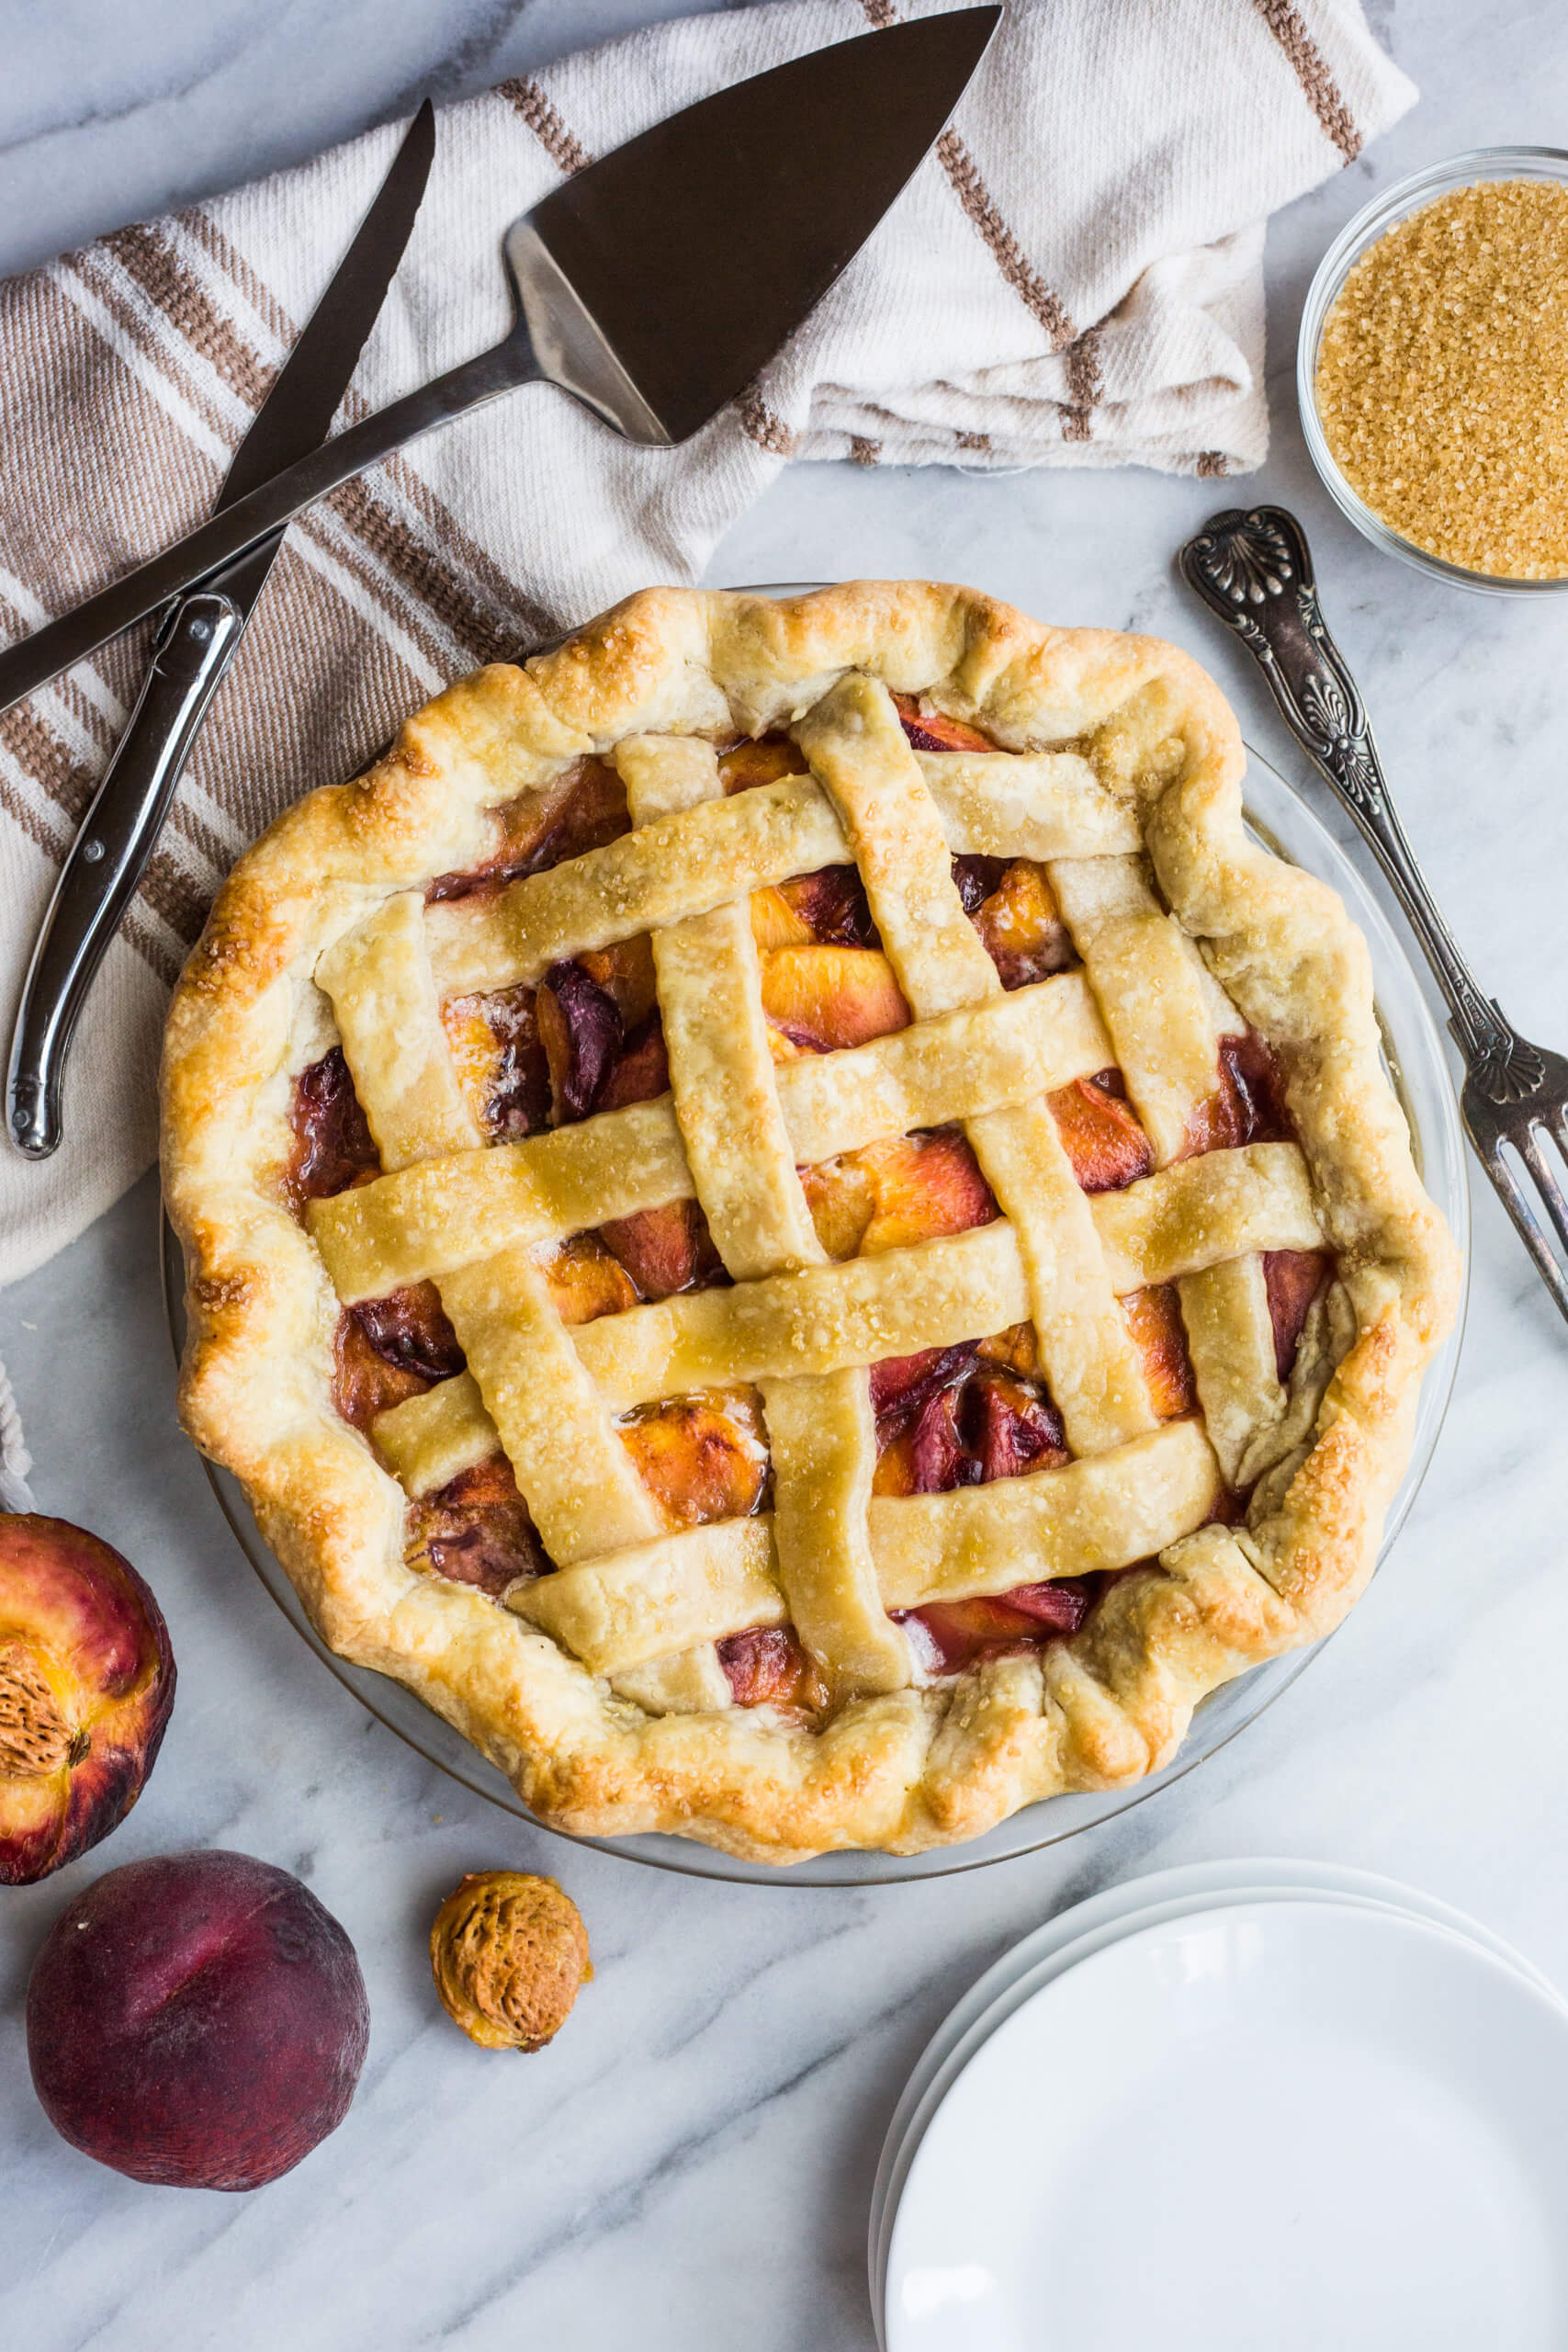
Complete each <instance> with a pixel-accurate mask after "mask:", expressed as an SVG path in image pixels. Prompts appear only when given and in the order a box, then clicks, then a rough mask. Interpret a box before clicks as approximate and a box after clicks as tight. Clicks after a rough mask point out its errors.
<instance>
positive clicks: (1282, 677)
mask: <svg viewBox="0 0 1568 2352" xmlns="http://www.w3.org/2000/svg"><path fill="white" fill-rule="evenodd" d="M1178 560H1179V563H1180V566H1181V572H1182V577H1183V578H1184V579H1185V580H1186V582H1187V584H1188V586H1189V587H1190V588H1192V589H1195V590H1196V592H1197V594H1199V595H1200V596H1201V598H1202V599H1203V602H1204V603H1205V604H1206V605H1208V606H1209V607H1210V609H1211V611H1213V612H1215V613H1218V615H1219V616H1220V618H1221V619H1222V620H1223V621H1224V623H1225V624H1226V626H1227V628H1230V629H1232V630H1233V631H1234V633H1235V635H1236V636H1237V637H1239V638H1240V639H1241V641H1242V643H1243V644H1244V645H1245V646H1246V647H1247V651H1248V652H1249V653H1250V654H1251V655H1252V656H1253V658H1254V660H1255V661H1256V662H1257V663H1258V668H1259V669H1260V670H1261V671H1262V673H1263V674H1264V676H1265V678H1267V680H1268V682H1269V690H1270V692H1271V693H1272V695H1273V696H1274V699H1275V701H1276V702H1277V703H1278V704H1279V706H1280V711H1281V713H1282V715H1283V717H1284V720H1285V724H1286V726H1287V727H1288V728H1289V729H1290V730H1291V732H1292V735H1293V736H1294V737H1295V739H1296V741H1297V742H1298V743H1300V745H1301V746H1302V749H1303V751H1304V752H1306V753H1307V755H1308V757H1309V758H1310V759H1311V760H1312V761H1313V763H1314V765H1315V766H1316V767H1317V768H1318V770H1319V772H1320V773H1321V774H1322V775H1324V776H1325V778H1326V779H1327V781H1328V783H1329V784H1330V785H1331V786H1333V788H1334V790H1335V792H1336V793H1337V795H1338V797H1339V798H1340V799H1341V800H1342V801H1343V802H1344V804H1345V806H1346V808H1347V809H1348V810H1349V811H1350V814H1351V816H1352V817H1353V818H1354V819H1355V820H1356V822H1357V824H1358V825H1359V827H1360V830H1361V831H1362V833H1363V834H1364V835H1365V837H1366V840H1367V842H1368V844H1369V846H1370V847H1371V850H1372V852H1373V854H1374V855H1375V856H1376V858H1377V861H1378V863H1379V865H1381V866H1382V870H1383V872H1384V873H1385V874H1386V875H1387V876H1388V879H1389V883H1390V885H1391V887H1392V888H1393V893H1394V896H1395V897H1396V898H1397V899H1398V900H1399V903H1400V905H1401V906H1402V907H1403V908H1404V912H1405V915H1406V916H1407V918H1408V919H1409V922H1410V927H1411V929H1412V930H1413V931H1414V932H1415V933H1416V937H1417V939H1418V940H1419V941H1420V942H1421V944H1422V946H1423V948H1424V949H1425V950H1426V953H1427V961H1428V962H1429V963H1430V965H1431V967H1432V969H1433V972H1434V973H1435V974H1436V976H1437V980H1438V987H1439V988H1440V989H1442V992H1443V994H1444V996H1445V997H1446V998H1447V1000H1448V1003H1449V1010H1450V1014H1451V1016H1452V1018H1451V1019H1450V1023H1449V1026H1450V1029H1451V1030H1452V1032H1453V1035H1454V1038H1455V1040H1456V1042H1457V1044H1458V1046H1459V1048H1460V1051H1461V1054H1462V1055H1463V1057H1464V1061H1465V1067H1466V1069H1467V1071H1468V1072H1469V1073H1470V1074H1471V1075H1472V1077H1473V1078H1474V1079H1475V1080H1476V1081H1477V1083H1478V1084H1479V1085H1480V1086H1481V1087H1482V1089H1483V1091H1484V1092H1486V1093H1487V1094H1489V1095H1492V1096H1493V1098H1494V1099H1495V1100H1503V1099H1507V1100H1512V1101H1517V1100H1518V1099H1519V1097H1520V1094H1521V1092H1530V1091H1534V1090H1533V1088H1532V1087H1530V1086H1529V1085H1528V1084H1526V1085H1525V1086H1523V1087H1521V1084H1520V1080H1521V1078H1524V1079H1527V1080H1528V1078H1529V1075H1530V1072H1529V1068H1528V1060H1529V1058H1530V1057H1533V1049H1531V1048H1530V1047H1529V1046H1525V1045H1524V1044H1523V1041H1522V1040H1521V1039H1520V1038H1519V1036H1518V1035H1517V1032H1516V1030H1515V1029H1514V1027H1513V1025H1512V1023H1510V1022H1509V1021H1508V1019H1507V1018H1506V1015H1505V1013H1504V1012H1503V1010H1502V1007H1501V1006H1500V1005H1499V1004H1497V1003H1496V1002H1495V1001H1494V1000H1493V999H1492V998H1490V997H1487V996H1484V995H1483V993H1482V990H1481V988H1480V985H1479V983H1478V982H1477V980H1476V978H1475V976H1474V974H1473V973H1472V970H1471V968H1470V967H1469V965H1468V964H1467V963H1466V962H1465V960H1464V957H1463V956H1461V953H1460V950H1459V946H1458V944H1457V942H1456V941H1455V939H1454V935H1453V933H1452V932H1450V929H1449V927H1448V924H1447V923H1446V922H1444V921H1443V918H1442V916H1441V915H1440V914H1439V912H1438V909H1437V906H1436V904H1435V903H1434V901H1433V898H1432V894H1431V892H1430V890H1429V889H1428V888H1427V883H1426V879H1425V877H1424V876H1423V875H1422V872H1421V869H1420V867H1419V866H1418V865H1416V859H1415V856H1414V854H1413V853H1412V851H1411V847H1410V843H1409V842H1408V841H1407V840H1406V839H1405V835H1404V826H1403V825H1402V824H1401V823H1400V821H1399V817H1398V813H1397V811H1396V810H1395V809H1394V806H1393V799H1392V797H1391V796H1390V793H1389V789H1388V782H1387V779H1386V777H1385V776H1384V775H1383V772H1382V761H1381V760H1380V759H1379V757H1378V747H1377V745H1376V743H1375V742H1374V741H1373V740H1372V730H1371V726H1370V725H1369V723H1368V719H1367V712H1366V706H1365V704H1364V703H1363V702H1362V700H1361V696H1360V692H1359V688H1358V686H1357V684H1356V681H1355V679H1354V678H1353V677H1352V676H1351V675H1350V672H1349V670H1348V667H1347V665H1346V662H1345V657H1344V655H1343V654H1342V653H1341V652H1340V650H1339V648H1338V647H1337V645H1336V644H1335V642H1334V639H1332V638H1331V637H1330V635H1329V633H1328V628H1327V626H1326V624H1325V620H1324V617H1323V613H1322V609H1321V607H1320V605H1319V604H1318V601H1317V586H1316V582H1315V581H1314V577H1313V568H1312V556H1311V553H1310V551H1309V549H1308V548H1307V543H1306V539H1305V537H1304V535H1303V531H1302V526H1301V525H1300V524H1299V523H1298V522H1297V521H1296V518H1295V516H1294V515H1291V514H1288V513H1287V512H1286V510H1285V509H1284V507H1282V506H1255V507H1253V508H1252V509H1251V511H1250V512H1246V513H1244V512H1243V510H1242V509H1241V508H1240V507H1231V508H1228V509H1227V510H1226V512H1225V513H1224V514H1223V515H1211V516H1210V517H1209V520H1208V521H1207V523H1205V524H1204V526H1203V528H1202V529H1201V531H1200V532H1199V533H1198V535H1197V536H1196V537H1194V538H1190V539H1189V540H1188V542H1187V544H1186V546H1185V547H1184V548H1182V549H1181V553H1180V556H1179V559H1178ZM1533 1058H1534V1059H1536V1060H1537V1061H1539V1057H1533ZM1522 1064H1523V1065H1524V1066H1523V1067H1522V1066H1521V1065H1522ZM1542 1076H1544V1072H1542ZM1539 1082H1540V1081H1539V1080H1537V1083H1539Z"/></svg>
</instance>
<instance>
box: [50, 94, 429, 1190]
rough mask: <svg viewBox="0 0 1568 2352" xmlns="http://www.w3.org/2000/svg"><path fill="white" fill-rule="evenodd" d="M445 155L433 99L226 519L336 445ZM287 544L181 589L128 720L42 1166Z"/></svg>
mask: <svg viewBox="0 0 1568 2352" xmlns="http://www.w3.org/2000/svg"><path fill="white" fill-rule="evenodd" d="M434 152H435V116H434V109H433V107H431V105H430V103H429V101H428V100H426V102H425V104H424V105H423V107H421V108H420V110H419V112H418V113H417V114H416V115H415V117H414V119H413V121H412V123H411V124H410V126H409V130H408V132H407V135H406V136H405V138H404V140H403V142H402V144H401V146H400V148H399V150H398V153H397V154H396V155H395V157H394V158H393V160H392V165H391V169H390V170H389V172H388V174H387V176H386V178H385V179H384V180H383V182H382V184H381V187H380V191H379V193H378V196H377V198H376V200H375V202H374V203H373V204H372V206H371V208H370V209H369V211H368V212H367V214H366V216H365V220H364V221H363V222H362V223H361V226H360V228H359V231H358V233H357V234H356V235H355V239H354V242H353V243H352V244H351V245H350V247H349V249H348V251H347V253H346V254H344V258H343V261H342V262H341V264H340V265H339V266H338V269H337V271H336V274H335V275H334V277H333V280H332V283H331V285H330V286H329V287H328V288H327V289H326V292H325V293H324V294H323V295H322V297H321V300H320V301H319V302H318V304H317V305H316V308H315V310H314V311H313V312H312V313H311V315H310V320H309V321H308V322H307V323H306V326H305V328H304V331H303V332H302V334H300V335H299V340H298V341H297V342H296V344H295V345H294V348H293V350H292V351H291V352H290V353H289V355H288V360H287V362H286V363H285V365H284V367H283V368H282V370H281V372H280V373H279V375H278V377H277V379H276V382H275V383H274V385H273V387H272V389H271V390H270V391H269V392H268V394H267V396H266V399H265V401H263V403H262V406H261V408H260V410H259V411H258V413H257V414H256V417H255V419H254V423H253V424H252V425H251V427H250V430H249V431H248V433H247V434H246V435H245V437H244V439H243V441H242V442H241V444H240V447H239V448H238V449H237V450H236V452H235V454H234V458H233V462H232V464H231V466H230V468H229V471H228V474H227V476H226V477H225V479H224V482H223V487H222V490H221V491H220V493H219V498H218V511H219V513H220V514H223V513H225V512H227V511H229V510H231V509H232V508H234V507H235V506H237V505H238V504H239V503H241V502H242V501H243V500H244V499H245V498H246V497H247V496H248V495H250V494H251V493H252V492H254V491H255V490H256V489H257V488H258V486H259V485H261V484H264V483H265V482H266V481H268V480H269V479H270V478H271V477H272V476H273V475H275V474H276V472H277V471H278V470H279V469H280V468H283V467H287V466H289V465H291V464H293V463H294V461H295V460H296V459H297V458H301V457H303V456H304V455H305V453H306V451H307V450H310V449H314V448H316V447H319V446H320V444H321V441H322V439H323V438H324V436H325V435H326V433H327V431H328V429H329V427H330V426H331V424H332V421H333V416H334V415H335V414H336V413H337V409H338V406H339V403H340V402H341V401H342V399H343V396H344V392H345V391H346V390H347V389H348V385H349V381H350V379H351V378H352V376H353V374H354V370H355V366H356V364H357V362H358V359H359V355H360V352H361V351H362V350H363V348H364V345H365V339H366V337H367V335H368V334H369V332H370V330H371V328H372V327H373V326H374V325H375V323H376V318H377V314H378V311H379V310H380V308H381V303H382V300H383V299H384V297H385V295H386V291H387V288H388V287H389V285H390V284H391V282H392V279H393V277H395V276H396V274H397V269H398V265H399V263H400V261H401V259H402V257H403V253H404V249H405V248H406V246H407V244H408V241H409V236H410V233H411V232H412V228H413V224H414V219H415V216H416V215H417V213H418V211H419V208H420V204H421V201H422V199H423V195H424V187H425V182H426V180H427V179H428V177H429V175H430V165H431V159H432V157H433V156H434ZM282 545H283V532H282V531H281V530H280V529H278V530H273V531H270V532H269V533H267V535H266V536H265V537H262V538H260V539H258V540H256V541H254V543H252V544H250V545H248V546H247V548H246V549H245V552H244V553H243V555H241V556H240V557H239V558H238V560H236V561H234V562H232V563H230V564H229V565H228V566H227V567H226V568H225V569H224V570H222V571H220V572H219V573H217V574H216V575H215V576H214V577H213V578H211V579H210V580H209V581H208V582H206V583H205V584H204V585H203V586H202V587H200V588H198V589H197V590H195V591H194V592H192V593H187V594H181V595H178V596H177V597H176V598H175V603H174V604H173V605H171V606H170V608H169V611H168V612H167V614H166V615H165V616H164V622H163V625H162V627H161V628H160V629H159V631H158V636H157V641H156V643H155V645H154V647H153V650H152V663H151V666H150V667H149V669H148V672H147V675H146V678H145V680H144V682H143V684H142V688H141V695H140V696H139V698H138V700H137V703H136V707H135V708H134V710H133V711H132V712H131V715H130V723H129V725H128V726H127V728H126V730H125V732H124V734H123V735H122V736H121V737H120V740H119V742H118V745H117V746H116V748H115V752H114V756H113V758H112V759H111V760H110V762H109V764H108V768H107V772H106V773H105V775H104V779H103V782H102V783H101V784H100V785H99V786H98V789H97V791H96V794H95V796H94V798H93V802H92V806H91V807H90V808H89V809H88V811H87V814H86V816H85V819H84V820H83V822H82V825H81V828H80V830H79V831H78V832H77V835H76V839H75V842H74V843H73V846H72V848H71V850H70V852H69V854H68V855H67V857H66V860H65V864H64V865H63V866H62V869H61V873H60V878H59V880H58V882H57V883H56V885H55V888H54V894H53V896H52V898H51V900H50V903H49V910H48V912H47V913H46V914H45V916H44V920H43V927H42V929H41V930H40V932H39V937H38V944H37V946H36V947H35V948H34V950H33V956H32V961H31V964H30V965H29V967H28V977H27V979H26V981H25V983H24V985H23V989H22V998H21V1004H20V1007H19V1009H18V1011H17V1024H16V1029H15V1032H14V1035H13V1038H12V1046H11V1067H10V1073H9V1082H8V1087H7V1113H8V1123H9V1126H10V1133H11V1138H12V1141H13V1142H14V1143H15V1144H16V1146H17V1149H18V1150H19V1151H21V1152H24V1153H25V1154H26V1155H27V1156H28V1159H47V1158H48V1157H49V1155H50V1154H51V1152H52V1151H53V1150H54V1149H55V1148H57V1146H58V1145H59V1142H60V1138H61V1132H62V1129H61V1086H62V1080H63V1077H64V1072H65V1062H66V1057H67V1056H68V1054H69V1052H70V1049H71V1039H72V1036H73V1032H74V1030H75V1026H76V1022H77V1018H78V1016H79V1014H80V1012H81V1010H82V1006H83V1004H84V1002H85V999H86V995H87V991H88V989H90V988H91V986H92V984H93V980H94V978H95V977H96V973H97V970H98V967H99V965H100V964H101V963H102V961H103V958H104V956H105V955H106V953H107V949H108V944H109V942H110V940H111V939H112V938H113V936H114V933H115V931H116V929H117V928H118V923H119V921H120V918H121V916H122V915H123V914H124V912H125V910H126V908H127V907H128V906H129V905H130V900H131V898H132V897H133V895H134V893H135V890H136V886H137V884H138V883H139V882H140V881H141V876H142V873H143V871H144V869H145V867H146V865H147V861H148V858H149V857H150V856H151V855H152V848H153V845H154V843H155V842H156V841H157V838H158V834H159V832H160V831H161V829H162V827H163V822H164V817H165V816H166V814H167V813H168V808H169V803H170V801H171V799H172V798H173V797H174V793H175V786H176V785H177V784H178V782H179V779H180V775H181V771H182V770H183V768H184V766H185V763H186V757H187V755H188V753H189V751H190V747H191V744H192V743H193V742H194V741H195V739H196V734H197V729H198V728H199V727H200V725H201V722H202V719H203V718H205V716H206V713H207V708H208V706H209V703H210V702H211V700H212V697H213V695H215V694H216V692H217V691H218V687H219V685H220V683H221V681H222V678H223V674H224V673H225V671H226V670H227V669H228V667H229V664H230V662H231V661H232V660H233V658H234V655H235V653H236V651H237V650H238V649H239V644H240V639H241V638H242V637H243V633H244V628H245V624H246V622H247V621H248V620H249V618H250V616H251V613H252V611H253V610H254V606H255V603H256V600H257V598H258V597H259V596H260V594H261V592H262V590H263V588H264V587H265V585H266V578H267V574H268V572H269V571H271V570H272V567H273V563H274V561H275V560H276V555H277V551H278V549H279V548H281V546H282ZM155 601H156V602H161V601H162V599H161V598H160V599H157V600H155ZM146 609H151V607H148V608H146ZM37 641H38V640H37V639H31V640H29V642H31V643H36V642H37ZM18 650H26V647H23V648H21V649H18Z"/></svg>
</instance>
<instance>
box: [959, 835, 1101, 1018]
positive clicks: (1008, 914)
mask: <svg viewBox="0 0 1568 2352" xmlns="http://www.w3.org/2000/svg"><path fill="white" fill-rule="evenodd" d="M973 920H974V924H975V928H976V931H977V932H978V933H979V934H980V938H981V941H982V943H983V944H984V946H985V949H986V953H987V955H988V956H989V957H990V959H991V961H992V963H993V964H994V965H995V966H996V967H997V971H998V976H999V977H1000V979H1001V983H1002V986H1003V987H1004V988H1007V989H1021V988H1025V987H1027V986H1028V985H1029V983H1030V982H1031V981H1032V980H1043V979H1044V978H1045V977H1046V975H1047V974H1048V973H1051V972H1062V971H1066V967H1067V966H1068V965H1069V964H1072V963H1074V962H1076V961H1077V949H1076V948H1075V947H1074V945H1073V943H1072V937H1071V934H1070V933H1069V932H1068V930H1067V926H1066V923H1065V922H1063V921H1062V916H1061V910H1060V909H1059V908H1058V906H1057V904H1056V899H1055V892H1054V891H1053V890H1052V888H1051V885H1050V883H1049V882H1048V881H1047V879H1046V876H1045V868H1044V867H1043V865H1037V864H1036V862H1035V861H1034V859H1032V858H1028V857H1017V858H1014V860H1013V862H1012V864H1011V865H1010V866H1009V867H1008V868H1007V870H1006V872H1005V873H1004V874H1003V876H1002V878H1001V880H1000V881H999V882H998V885H997V887H996V888H995V889H994V890H993V891H992V892H991V894H990V896H989V897H988V898H987V899H984V900H983V901H982V902H981V905H980V906H979V908H978V910H976V914H975V916H974V918H973Z"/></svg>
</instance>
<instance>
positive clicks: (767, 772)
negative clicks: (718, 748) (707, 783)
mask: <svg viewBox="0 0 1568 2352" xmlns="http://www.w3.org/2000/svg"><path fill="white" fill-rule="evenodd" d="M806 764H807V763H806V755H805V753H804V752H802V751H801V749H800V747H799V745H798V744H797V743H793V742H791V741H790V739H789V737H788V736H787V735H760V736H759V737H758V738H757V740H756V741H755V742H746V743H737V744H735V745H734V746H733V748H732V749H731V750H729V751H728V752H723V753H722V754H721V756H720V758H719V763H718V780H719V782H720V783H721V784H722V785H723V786H724V788H725V791H726V792H727V793H728V792H750V791H752V790H754V788H755V787H756V786H758V785H760V784H776V783H777V782H778V780H779V778H780V776H782V775H804V774H805V772H806Z"/></svg>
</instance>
